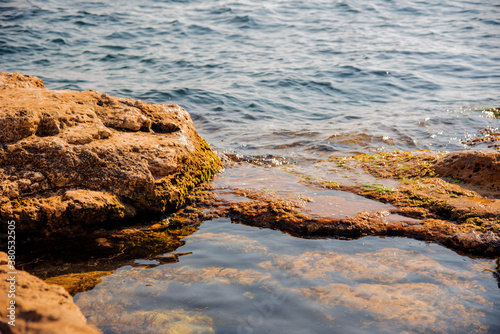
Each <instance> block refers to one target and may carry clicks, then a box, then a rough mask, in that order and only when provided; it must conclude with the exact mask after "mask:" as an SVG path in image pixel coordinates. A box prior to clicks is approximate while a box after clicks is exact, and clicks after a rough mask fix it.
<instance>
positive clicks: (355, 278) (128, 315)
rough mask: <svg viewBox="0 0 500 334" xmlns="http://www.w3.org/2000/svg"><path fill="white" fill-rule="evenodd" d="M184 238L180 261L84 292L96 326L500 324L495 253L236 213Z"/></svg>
mask: <svg viewBox="0 0 500 334" xmlns="http://www.w3.org/2000/svg"><path fill="white" fill-rule="evenodd" d="M185 240H186V244H185V245H184V246H182V247H181V248H179V249H178V250H177V252H178V253H183V254H184V255H183V256H179V262H178V263H174V264H165V265H159V266H157V267H154V268H137V267H135V268H134V267H130V266H126V267H122V268H120V269H118V270H117V271H116V272H115V273H114V274H113V275H111V276H107V277H104V278H103V282H102V283H101V284H99V285H98V286H97V287H96V288H95V289H94V290H92V291H89V292H85V293H80V294H78V295H77V296H76V297H75V300H76V303H77V305H78V306H79V307H80V308H81V309H82V311H83V313H84V314H85V315H86V316H87V317H88V319H89V322H90V323H93V324H96V325H98V327H99V328H101V329H102V330H103V331H104V333H138V332H141V333H171V332H172V333H174V332H182V333H402V332H406V333H421V332H425V333H487V332H489V333H497V332H498V331H499V330H500V320H499V318H498V309H499V305H500V294H499V290H498V284H499V282H498V281H497V280H496V279H495V278H494V276H493V274H492V272H491V271H490V270H494V269H495V262H494V260H484V259H476V260H475V259H471V258H467V257H462V256H459V255H457V254H455V253H454V252H452V251H450V250H448V249H446V248H443V247H441V246H438V245H435V244H427V243H424V242H420V241H414V240H409V239H405V238H385V239H382V238H375V237H366V238H362V239H360V240H354V241H342V240H332V239H317V240H311V239H307V240H306V239H297V238H293V237H291V236H289V235H287V234H283V233H281V232H278V231H271V230H265V229H257V228H253V227H248V226H244V225H238V224H231V222H230V221H229V220H228V219H216V220H213V221H208V222H205V223H204V224H202V225H201V227H200V229H199V230H198V231H197V232H196V233H194V234H193V235H191V236H189V237H186V238H185ZM165 256H169V254H166V255H165ZM138 262H139V263H143V261H138ZM146 262H147V263H146ZM151 263H153V262H152V261H145V262H144V263H143V264H151Z"/></svg>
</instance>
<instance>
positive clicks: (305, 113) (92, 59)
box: [0, 0, 500, 160]
mask: <svg viewBox="0 0 500 334" xmlns="http://www.w3.org/2000/svg"><path fill="white" fill-rule="evenodd" d="M499 18H500V5H499V4H498V2H497V1H493V0H491V1H478V0H477V1H475V0H473V1H430V0H424V1H414V0H409V1H391V0H374V1H369V2H366V1H357V0H335V1H324V0H311V1H297V0H287V1H284V0H271V1H259V2H255V1H248V0H219V1H214V0H210V1H208V0H187V1H180V0H179V1H178V0H166V1H151V0H147V1H138V0H132V1H129V0H127V1H124V0H120V1H113V2H107V1H99V0H96V1H72V2H67V1H61V0H48V1H45V0H44V1H28V0H7V1H2V2H1V3H0V69H1V70H2V71H19V72H24V73H29V74H35V75H38V76H40V77H41V78H42V79H43V80H44V81H45V82H46V84H47V86H48V87H50V88H54V89H55V88H57V89H63V88H71V89H96V90H99V91H102V92H106V93H109V94H113V95H120V96H131V97H135V98H138V99H142V100H145V101H147V102H154V103H165V102H168V103H177V104H180V105H182V106H184V107H185V108H186V109H187V110H188V111H189V112H190V113H191V114H192V116H193V118H194V120H195V123H196V127H197V129H198V130H199V131H200V133H201V134H202V136H203V137H205V138H206V139H208V141H209V142H210V143H211V144H212V146H213V147H215V148H217V149H221V150H228V151H234V152H236V153H240V154H248V155H267V154H272V155H275V156H284V157H287V158H289V159H292V158H293V159H295V160H301V159H304V158H312V159H315V158H318V157H319V156H324V155H326V154H332V153H334V154H339V155H340V154H350V153H355V152H365V153H367V152H372V151H377V150H394V149H406V150H408V149H423V148H429V149H438V150H442V149H446V150H458V149H462V148H466V146H465V145H464V144H463V143H462V141H463V140H466V139H467V138H470V137H471V136H474V135H477V134H478V130H481V129H484V128H485V127H492V128H498V127H500V124H499V122H500V121H499V120H492V119H490V118H488V117H486V116H487V115H486V114H483V113H480V112H477V111H475V109H476V108H484V107H498V105H499V103H500V100H499V96H498V92H499V91H500V75H499V73H500V58H499V56H498V55H499V54H500V52H499V48H500V20H499ZM483 146H484V147H486V145H483Z"/></svg>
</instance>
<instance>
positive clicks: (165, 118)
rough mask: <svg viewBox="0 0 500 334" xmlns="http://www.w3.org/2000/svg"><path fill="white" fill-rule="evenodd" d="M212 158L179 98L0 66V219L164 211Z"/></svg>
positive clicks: (114, 217) (39, 229)
mask: <svg viewBox="0 0 500 334" xmlns="http://www.w3.org/2000/svg"><path fill="white" fill-rule="evenodd" d="M219 166H220V162H219V159H218V158H217V156H216V155H215V154H214V153H213V152H212V150H211V149H210V147H209V146H208V144H207V143H206V142H205V141H204V140H203V139H202V138H201V137H200V136H199V135H198V133H197V132H196V130H195V127H194V124H193V122H192V120H191V117H190V116H189V114H188V113H187V112H186V111H185V110H184V109H182V108H181V107H179V106H177V105H173V104H169V105H165V104H154V105H152V104H147V103H144V102H142V101H139V100H133V99H130V98H118V97H111V96H109V95H107V94H101V93H99V92H96V91H93V90H90V91H83V92H80V91H70V90H61V91H54V90H50V89H47V88H45V86H44V84H43V82H42V81H41V80H40V79H39V78H37V77H34V76H28V75H22V74H19V73H0V219H1V220H2V221H3V222H6V221H7V220H15V221H16V223H17V230H16V231H17V233H19V234H23V233H28V234H33V233H36V234H37V235H41V236H43V235H48V234H54V233H67V232H68V231H73V232H75V231H87V230H93V229H96V228H98V227H99V226H100V225H101V224H102V223H104V222H106V223H109V222H118V221H123V220H126V219H130V218H133V217H136V216H138V215H141V216H144V215H146V214H148V215H151V214H160V213H165V212H167V211H169V210H173V209H175V208H177V207H179V206H180V205H182V204H183V201H184V198H185V195H186V194H187V192H188V191H189V190H190V189H191V188H193V187H194V186H195V185H196V184H198V183H200V182H202V181H204V180H207V179H208V178H210V176H211V174H212V173H213V172H215V171H216V170H217V169H218V168H219Z"/></svg>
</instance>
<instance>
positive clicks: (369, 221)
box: [207, 151, 500, 257]
mask: <svg viewBox="0 0 500 334" xmlns="http://www.w3.org/2000/svg"><path fill="white" fill-rule="evenodd" d="M479 154H481V153H479ZM486 155H488V156H489V157H490V158H489V161H490V162H491V161H495V160H494V159H496V158H491V157H496V156H497V155H498V153H497V152H491V153H488V154H486ZM460 156H462V154H461V153H458V154H455V153H446V152H432V151H415V152H400V151H396V152H385V153H380V154H377V155H359V156H352V157H333V158H331V159H329V160H325V161H319V162H317V163H315V164H314V165H312V166H308V167H304V166H294V165H289V166H284V167H268V168H267V171H265V169H263V168H262V169H261V172H260V174H259V173H255V172H248V167H245V164H244V163H241V162H238V163H233V164H232V165H231V164H228V166H227V170H226V172H225V173H224V174H226V176H224V174H222V175H220V176H217V178H216V179H215V181H214V183H213V184H212V186H211V187H212V189H211V190H210V191H213V195H211V196H214V198H213V199H211V200H209V201H207V203H208V205H209V206H211V207H212V212H214V215H215V216H216V217H217V216H221V217H231V218H232V220H233V221H235V222H241V223H245V224H248V225H253V226H259V227H267V228H273V229H279V230H282V231H285V232H287V233H290V234H292V235H295V236H300V237H335V238H359V237H363V236H366V235H380V236H406V237H413V238H416V239H421V240H428V241H434V242H438V243H440V244H442V245H445V246H447V247H450V248H452V249H454V250H456V251H459V252H461V253H465V254H476V255H481V256H490V257H491V256H493V257H496V256H499V255H500V200H499V199H498V195H499V194H500V193H499V192H498V190H497V189H496V188H495V187H494V186H491V185H492V184H493V185H494V184H495V182H496V180H497V179H498V178H496V177H495V175H494V172H491V171H492V170H494V169H495V168H496V165H495V164H494V163H490V164H489V165H488V164H485V167H484V170H483V171H481V173H482V175H483V178H484V179H485V180H483V182H476V183H475V182H469V181H468V180H469V179H475V177H472V178H467V179H466V180H461V179H458V178H454V177H452V176H447V175H448V174H447V173H443V175H440V174H438V167H437V166H440V164H441V163H442V161H447V159H448V160H452V161H455V162H454V163H452V164H451V165H452V166H455V167H450V169H451V170H453V169H454V168H455V169H459V170H462V166H466V165H467V164H466V163H465V164H463V163H462V159H461V158H460ZM463 157H464V159H465V160H466V161H468V159H469V154H463ZM231 169H234V170H240V175H239V177H235V175H238V172H230V171H231ZM463 169H466V168H465V167H464V168H463ZM228 171H229V172H228ZM228 173H229V174H228ZM464 173H466V172H464ZM231 174H234V175H233V176H231ZM246 174H247V175H246ZM291 175H294V176H295V179H293V177H292V176H291ZM489 179H492V182H488V180H489ZM493 180H494V181H493ZM281 181H284V182H282V183H283V184H281V185H279V184H280V182H281ZM293 183H295V184H296V185H295V186H294V185H293ZM298 184H301V186H298ZM273 187H274V188H273ZM325 189H329V190H334V191H332V192H331V193H325ZM471 189H475V191H474V190H471ZM342 194H355V195H358V197H351V198H348V200H346V198H347V197H346V195H342ZM485 194H487V195H488V196H486V195H485ZM367 201H368V202H367ZM369 201H371V202H369ZM377 203H378V204H377ZM389 204H390V205H389ZM348 212H349V214H348Z"/></svg>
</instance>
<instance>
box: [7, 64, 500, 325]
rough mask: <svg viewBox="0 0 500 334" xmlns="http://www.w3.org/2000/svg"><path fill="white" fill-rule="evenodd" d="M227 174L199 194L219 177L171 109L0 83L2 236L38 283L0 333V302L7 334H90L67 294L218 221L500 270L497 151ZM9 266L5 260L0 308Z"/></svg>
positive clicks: (33, 82) (11, 78)
mask: <svg viewBox="0 0 500 334" xmlns="http://www.w3.org/2000/svg"><path fill="white" fill-rule="evenodd" d="M221 155H222V154H221ZM224 167H225V172H224V173H222V174H218V175H217V176H216V177H215V178H214V179H213V181H212V182H211V183H205V184H204V185H203V186H202V187H198V188H196V186H197V185H199V184H202V183H203V182H204V181H207V180H209V179H212V176H213V175H214V174H215V173H216V172H218V171H220V170H221V169H222V163H221V161H220V160H219V158H218V156H217V155H216V154H215V153H214V152H213V151H212V150H211V149H210V147H209V146H208V144H207V143H206V142H205V141H204V140H203V139H202V138H201V137H200V136H199V135H198V134H197V132H196V130H195V128H194V125H193V122H192V120H191V118H190V116H189V114H188V113H187V112H186V111H185V110H184V109H182V108H181V107H179V106H177V105H160V104H154V105H153V104H147V103H145V102H142V101H139V100H133V99H129V98H119V97H111V96H109V95H107V94H102V93H99V92H96V91H92V90H91V91H84V92H76V91H69V90H64V91H54V90H50V89H47V88H45V86H44V84H43V82H42V81H41V80H40V79H39V78H37V77H34V76H28V75H22V74H19V73H0V219H1V221H2V222H3V223H2V224H4V225H3V226H4V231H6V229H5V225H6V222H7V221H15V226H16V229H15V233H16V240H17V243H18V245H19V252H18V253H19V254H17V256H18V259H19V260H18V261H17V267H18V269H24V270H27V271H29V272H30V273H31V274H35V275H36V276H38V277H40V278H42V279H44V280H45V283H44V282H42V281H41V280H40V279H38V278H36V277H34V276H31V275H30V274H28V273H26V272H22V271H19V276H18V278H17V279H18V284H20V285H19V286H20V288H19V290H18V291H19V296H18V297H19V298H18V299H16V303H19V305H18V306H19V307H18V312H20V313H18V315H19V316H18V320H19V326H18V327H16V328H11V327H9V326H7V325H6V323H7V322H8V319H7V314H6V313H5V310H6V307H7V306H6V305H4V304H5V303H6V302H8V301H6V300H4V298H0V300H1V303H0V307H1V308H2V310H3V311H2V310H0V317H1V319H0V330H1V331H2V333H11V332H12V333H21V332H22V333H25V332H26V333H42V332H43V333H65V332H67V333H97V332H98V331H97V330H95V329H93V328H90V327H88V326H87V325H86V324H85V319H84V317H83V316H82V314H81V312H80V311H79V310H78V308H77V307H76V306H75V305H74V304H73V303H72V300H71V296H70V294H71V295H75V294H77V293H79V292H81V291H86V290H89V289H92V288H93V287H94V286H95V285H96V284H98V283H99V282H100V277H101V276H103V275H108V274H110V273H112V272H113V271H114V270H115V269H116V268H118V267H120V266H123V265H130V264H132V263H133V261H134V260H135V259H137V258H143V259H155V260H156V261H157V262H158V263H162V264H163V263H169V262H176V261H178V256H179V255H178V254H176V253H174V251H175V250H176V249H177V248H178V247H179V246H181V245H182V244H183V241H182V238H183V237H185V236H187V235H190V234H191V233H193V232H195V231H196V229H197V227H198V225H199V224H201V222H203V221H205V220H209V219H211V218H214V217H229V218H231V220H232V221H233V222H237V223H243V224H247V225H253V226H259V227H266V228H272V229H278V230H281V231H284V232H287V233H289V234H292V235H294V236H299V237H305V238H310V237H315V238H316V237H329V238H345V239H352V238H361V237H364V236H367V235H378V236H404V237H411V238H416V239H421V240H427V241H432V242H437V243H440V244H442V245H445V246H447V247H449V248H451V249H454V250H455V251H457V252H460V253H462V254H466V255H479V256H483V257H490V258H491V257H493V258H498V257H500V177H499V176H498V175H500V152H499V151H493V150H491V151H462V152H452V153H449V152H435V151H415V152H402V151H395V152H384V153H379V154H376V155H365V154H363V155H358V156H349V157H331V158H330V159H327V160H322V161H317V162H316V163H314V164H312V165H309V166H299V165H283V166H275V167H269V166H267V167H266V166H257V165H256V164H253V163H251V162H248V161H241V159H235V158H234V157H229V156H227V157H225V161H224ZM193 189H194V191H192V190H193ZM166 215H168V216H166ZM2 233H4V232H2ZM1 236H2V238H3V240H4V239H5V235H4V234H2V235H1ZM3 240H2V241H3ZM27 240H29V241H30V242H29V243H28V242H26V241H27ZM21 249H22V251H21ZM167 253H170V254H171V256H165V254H167ZM7 261H8V259H6V255H5V253H0V275H1V276H2V281H1V282H2V284H0V293H1V294H6V293H7V290H6V289H8V284H9V283H8V281H7V280H6V279H7V276H6V275H8V274H7V273H8V270H7ZM499 277H500V276H499ZM47 282H48V283H51V284H56V285H50V286H49V285H47V284H46V283H47ZM57 285H60V286H57ZM61 286H63V287H64V289H66V290H64V289H63V288H62V287H61ZM68 291H69V293H70V294H68ZM2 303H3V304H2ZM53 305H54V306H53ZM56 305H58V306H56ZM4 306H5V307H4ZM48 319H56V320H54V321H53V322H50V321H48ZM51 321H52V320H51ZM49 322H50V324H49ZM16 326H17V324H16ZM47 326H48V327H47ZM50 326H52V327H50Z"/></svg>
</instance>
